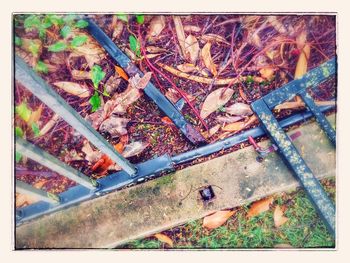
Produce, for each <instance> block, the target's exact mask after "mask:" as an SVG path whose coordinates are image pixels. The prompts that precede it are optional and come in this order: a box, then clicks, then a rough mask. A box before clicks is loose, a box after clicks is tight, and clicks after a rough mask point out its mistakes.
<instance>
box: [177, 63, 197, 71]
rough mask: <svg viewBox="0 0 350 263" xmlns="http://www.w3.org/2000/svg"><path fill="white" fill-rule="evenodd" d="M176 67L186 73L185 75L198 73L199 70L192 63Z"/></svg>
mask: <svg viewBox="0 0 350 263" xmlns="http://www.w3.org/2000/svg"><path fill="white" fill-rule="evenodd" d="M176 67H177V68H178V70H180V71H182V72H185V73H191V72H194V71H198V68H197V67H196V66H195V65H193V64H190V63H185V64H181V65H177V66H176Z"/></svg>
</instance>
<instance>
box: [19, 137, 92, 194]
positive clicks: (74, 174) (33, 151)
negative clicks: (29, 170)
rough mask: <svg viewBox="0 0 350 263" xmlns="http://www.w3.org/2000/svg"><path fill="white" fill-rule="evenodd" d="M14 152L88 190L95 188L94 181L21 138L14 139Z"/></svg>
mask: <svg viewBox="0 0 350 263" xmlns="http://www.w3.org/2000/svg"><path fill="white" fill-rule="evenodd" d="M16 151H18V152H20V153H21V154H23V155H25V156H27V157H28V158H30V159H32V160H34V161H36V162H38V163H40V164H42V165H44V166H45V167H47V168H50V169H51V170H53V171H55V172H57V173H59V174H61V175H63V176H65V177H67V178H69V179H71V180H73V181H75V182H77V183H78V184H81V185H83V186H85V187H87V188H89V189H95V187H96V186H97V183H96V181H95V180H93V179H91V178H89V177H88V176H86V175H85V174H83V173H81V172H80V171H78V170H75V169H74V168H72V167H70V166H69V165H67V164H66V163H64V162H61V161H60V160H58V159H57V158H55V157H54V156H52V155H51V154H49V153H47V152H45V151H43V150H42V149H40V148H38V147H37V146H35V145H34V144H31V143H29V142H27V141H26V140H23V139H22V138H18V137H17V138H16Z"/></svg>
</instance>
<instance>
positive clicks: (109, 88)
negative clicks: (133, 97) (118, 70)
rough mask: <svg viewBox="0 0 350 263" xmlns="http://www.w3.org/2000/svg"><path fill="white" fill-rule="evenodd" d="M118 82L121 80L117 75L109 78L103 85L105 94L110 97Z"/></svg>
mask: <svg viewBox="0 0 350 263" xmlns="http://www.w3.org/2000/svg"><path fill="white" fill-rule="evenodd" d="M120 82H121V78H120V76H119V75H118V74H114V75H113V76H111V77H110V78H109V79H108V80H107V81H106V84H105V89H106V92H107V93H108V94H110V95H113V94H114V93H115V91H116V90H117V89H118V87H119V84H120Z"/></svg>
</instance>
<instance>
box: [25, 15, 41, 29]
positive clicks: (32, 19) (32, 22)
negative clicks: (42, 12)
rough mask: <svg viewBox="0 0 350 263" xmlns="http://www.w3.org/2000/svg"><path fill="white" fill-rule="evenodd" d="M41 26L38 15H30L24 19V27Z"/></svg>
mask: <svg viewBox="0 0 350 263" xmlns="http://www.w3.org/2000/svg"><path fill="white" fill-rule="evenodd" d="M40 26H41V21H40V19H39V17H38V15H30V16H28V17H27V18H26V19H25V20H24V28H26V29H32V28H38V27H40Z"/></svg>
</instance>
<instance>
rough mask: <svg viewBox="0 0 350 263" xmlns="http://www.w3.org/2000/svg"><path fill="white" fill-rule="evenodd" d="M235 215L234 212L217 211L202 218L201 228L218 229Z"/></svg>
mask: <svg viewBox="0 0 350 263" xmlns="http://www.w3.org/2000/svg"><path fill="white" fill-rule="evenodd" d="M235 213H236V211H230V210H223V211H217V212H215V213H214V214H211V215H209V216H206V217H204V219H203V227H205V228H208V229H214V228H218V227H219V226H222V225H223V224H225V222H226V221H227V220H228V219H229V218H230V217H231V216H233V215H234V214H235Z"/></svg>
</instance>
